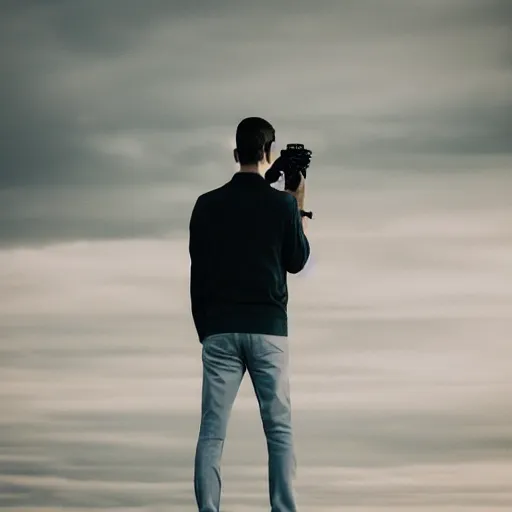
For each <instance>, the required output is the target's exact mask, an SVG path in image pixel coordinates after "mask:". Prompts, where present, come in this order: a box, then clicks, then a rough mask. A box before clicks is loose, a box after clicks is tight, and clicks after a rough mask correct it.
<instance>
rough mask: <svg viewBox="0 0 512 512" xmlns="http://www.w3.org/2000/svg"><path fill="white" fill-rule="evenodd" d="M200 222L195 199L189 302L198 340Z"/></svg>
mask: <svg viewBox="0 0 512 512" xmlns="http://www.w3.org/2000/svg"><path fill="white" fill-rule="evenodd" d="M202 235H203V233H202V232H201V224H200V201H199V200H197V201H196V204H195V205H194V208H193V210H192V214H191V217H190V224H189V255H190V303H191V310H192V318H193V320H194V326H195V328H196V331H197V335H198V337H199V341H202V340H203V338H204V333H203V330H204V315H205V312H204V277H203V276H204V258H205V253H204V251H203V250H202V243H201V236H202Z"/></svg>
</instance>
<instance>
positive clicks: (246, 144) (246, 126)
mask: <svg viewBox="0 0 512 512" xmlns="http://www.w3.org/2000/svg"><path fill="white" fill-rule="evenodd" d="M275 140H276V132H275V130H274V127H273V126H272V125H271V124H270V123H269V122H268V121H266V120H265V119H262V118H261V117H246V118H245V119H243V120H242V121H240V123H239V125H238V127H237V129H236V149H237V152H238V160H239V163H240V165H254V164H257V163H258V162H260V161H261V160H263V157H264V156H265V153H267V152H269V151H270V146H271V144H272V142H274V141H275Z"/></svg>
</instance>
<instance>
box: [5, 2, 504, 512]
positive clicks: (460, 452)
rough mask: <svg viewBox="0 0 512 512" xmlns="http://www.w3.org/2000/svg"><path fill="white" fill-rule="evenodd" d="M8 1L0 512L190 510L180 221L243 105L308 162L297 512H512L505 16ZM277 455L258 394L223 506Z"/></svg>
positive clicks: (240, 432)
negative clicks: (307, 152)
mask: <svg viewBox="0 0 512 512" xmlns="http://www.w3.org/2000/svg"><path fill="white" fill-rule="evenodd" d="M242 5H244V6H242ZM0 6H1V16H0V20H1V21H0V41H1V44H0V58H1V59H2V78H1V80H0V241H1V246H0V383H1V387H0V508H1V510H5V511H18V510H19V511H23V512H33V511H38V512H43V511H44V512H48V511H56V510H65V511H66V512H70V511H73V512H79V511H80V512H84V511H89V512H90V511H92V510H95V511H96V512H98V511H102V512H105V511H109V512H114V511H117V512H120V511H123V512H124V511H126V512H163V511H177V512H178V511H183V512H186V511H193V510H194V506H193V505H194V499H193V486H192V463H193V455H194V448H195V441H196V435H197V429H198V425H199V407H200V386H201V363H200V345H199V343H198V342H197V338H196V335H195V332H194V330H193V324H192V320H191V316H190V312H189V297H188V271H189V260H188V252H187V229H188V219H189V215H190V212H191V209H192V206H193V203H194V201H195V199H196V197H197V196H198V195H199V194H201V193H202V192H204V191H206V190H208V189H210V188H213V187H217V186H220V185H221V184H223V183H225V182H226V181H227V180H229V179H230V178H231V175H232V173H233V172H235V171H236V167H235V166H234V162H233V161H232V151H231V150H232V147H233V138H234V133H235V128H236V125H237V123H238V122H239V121H240V120H241V119H242V118H243V117H246V116H249V115H258V116H263V117H266V118H268V119H269V120H270V121H271V122H272V123H273V124H274V125H275V126H276V128H277V137H278V141H279V142H280V145H281V146H283V147H284V146H285V145H286V143H288V142H302V143H304V144H306V146H307V147H308V148H311V149H312V150H313V151H314V160H313V163H312V166H311V171H310V176H311V177H310V179H309V183H308V191H307V200H308V207H309V208H311V209H312V210H313V211H314V212H315V215H316V219H315V220H314V221H313V222H311V223H310V231H309V236H310V240H311V245H312V251H313V252H312V258H311V262H310V265H309V266H308V268H307V270H305V271H304V272H303V273H302V274H301V275H299V276H291V278H290V293H291V301H290V338H291V344H292V367H293V378H292V402H293V406H294V422H295V429H296V437H297V456H298V463H299V468H298V480H297V490H298V494H299V500H300V501H299V503H300V504H301V505H302V508H301V510H304V511H315V512H317V511H318V512H322V511H337V510H346V511H354V512H356V511H357V512H370V511H379V512H391V511H397V510H403V511H404V512H420V511H421V512H431V511H436V512H438V511H439V512H447V511H450V512H455V511H457V512H459V511H462V510H464V511H469V510H471V511H473V512H474V511H482V512H495V511H505V510H510V509H511V508H512V402H511V396H512V378H511V377H510V375H511V373H512V372H511V369H512V363H511V360H512V359H511V358H512V346H511V343H510V342H511V336H512V286H511V285H512V165H511V164H512V143H511V134H512V92H511V91H512V44H511V27H512V6H511V3H510V2H509V1H507V0H503V1H493V0H480V1H473V0H459V1H457V0H428V1H427V0H402V1H399V0H373V1H371V0H357V1H355V0H352V1H348V0H343V1H341V0H328V1H324V0H315V1H312V0H310V1H302V0H301V1H297V0H296V1H294V2H292V1H291V0H289V1H288V2H272V1H271V0H262V1H259V2H251V3H248V2H236V1H227V0H221V1H215V2H213V1H211V2H210V1H207V0H202V1H198V0H189V1H187V2H176V1H164V0H160V1H158V0H144V1H142V0H140V1H136V0H108V1H107V0H82V1H80V0H68V1H57V0H54V1H49V0H48V1H43V0H34V1H23V0H16V1H8V0H3V1H1V2H0ZM265 449H266V448H265V444H264V438H263V434H262V429H261V425H260V421H259V417H258V411H257V408H256V400H255V398H254V397H253V394H252V389H251V385H250V382H249V381H248V380H246V381H245V382H244V384H243V386H242V389H241V392H240V395H239V398H238V400H237V402H236V404H235V408H234V411H233V416H232V422H231V424H230V428H229V433H228V440H227V442H226V447H225V457H224V470H223V471H224V505H225V510H226V511H227V512H233V511H234V512H256V511H264V510H269V507H268V505H267V487H266V468H265V464H266V454H265Z"/></svg>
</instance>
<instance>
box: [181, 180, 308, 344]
mask: <svg viewBox="0 0 512 512" xmlns="http://www.w3.org/2000/svg"><path fill="white" fill-rule="evenodd" d="M189 236H190V238H189V252H190V260H191V268H190V297H191V305H192V316H193V319H194V324H195V326H196V330H197V334H198V336H199V341H200V342H201V343H202V341H203V340H204V338H205V337H206V336H209V335H212V334H219V333H223V332H230V333H233V332H243V333H256V334H274V335H278V336H287V335H288V317H287V304H288V287H287V282H286V276H287V272H290V273H292V274H296V273H297V272H300V271H301V270H302V269H303V268H304V266H305V265H306V262H307V260H308V258H309V254H310V247H309V242H308V240H307V238H306V235H305V234H304V230H303V228H302V221H301V217H300V212H299V208H298V204H297V200H296V199H295V197H293V196H292V195H291V194H289V193H287V192H284V191H280V190H276V189H274V188H273V187H271V186H270V184H269V183H268V182H267V181H266V180H265V179H264V178H263V177H262V176H261V175H259V174H255V173H245V172H244V173H242V172H237V173H235V174H234V176H233V178H232V179H231V180H230V181H229V182H227V183H226V184H225V185H223V186H222V187H220V188H217V189H215V190H212V191H210V192H206V193H205V194H203V195H201V196H199V198H198V199H197V201H196V203H195V205H194V208H193V211H192V215H191V218H190V226H189Z"/></svg>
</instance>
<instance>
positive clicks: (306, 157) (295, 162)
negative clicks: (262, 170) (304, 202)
mask: <svg viewBox="0 0 512 512" xmlns="http://www.w3.org/2000/svg"><path fill="white" fill-rule="evenodd" d="M311 154H312V153H311V151H310V150H309V149H305V148H304V144H288V145H287V146H286V149H282V150H281V154H280V156H278V157H277V159H276V160H275V162H274V163H273V164H272V167H270V169H269V170H268V171H267V172H266V174H265V179H266V180H267V181H269V182H270V183H275V182H276V181H277V180H278V179H279V178H280V177H281V173H284V183H285V189H286V190H291V191H292V192H294V191H295V190H297V188H298V186H299V183H300V175H301V174H302V175H303V176H304V179H306V177H307V170H308V167H309V164H310V163H311Z"/></svg>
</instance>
